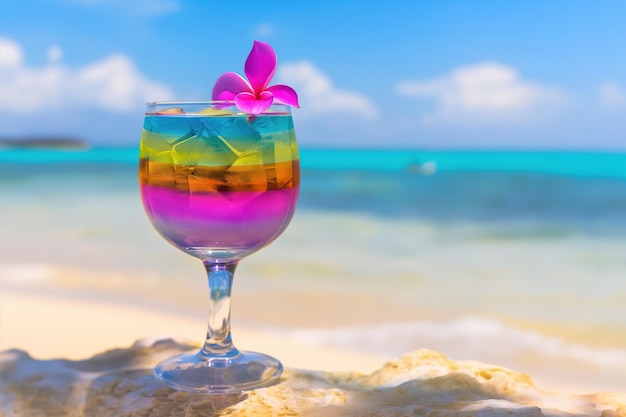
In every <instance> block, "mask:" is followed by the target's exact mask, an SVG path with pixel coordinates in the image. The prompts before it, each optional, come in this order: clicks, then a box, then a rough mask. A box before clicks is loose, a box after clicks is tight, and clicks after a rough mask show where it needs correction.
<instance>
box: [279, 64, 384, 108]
mask: <svg viewBox="0 0 626 417" xmlns="http://www.w3.org/2000/svg"><path fill="white" fill-rule="evenodd" d="M277 79H278V80H279V81H280V82H281V83H283V84H287V85H289V86H291V87H293V88H294V89H295V90H296V91H297V92H298V98H299V101H300V106H301V107H302V110H301V112H300V113H302V114H309V115H311V116H315V115H332V114H336V115H341V114H352V115H355V116H359V117H364V118H367V119H376V118H378V115H379V112H378V109H377V108H376V107H375V106H374V104H373V103H372V102H371V101H370V100H369V99H368V98H367V97H366V96H364V95H363V94H360V93H358V92H355V91H349V90H341V89H337V88H335V86H334V85H333V83H332V81H331V79H330V78H329V77H328V76H327V75H326V74H324V73H323V72H322V71H320V70H319V69H318V68H316V67H315V66H314V65H313V64H312V63H311V62H309V61H299V62H290V63H285V64H282V65H279V69H278V73H277Z"/></svg>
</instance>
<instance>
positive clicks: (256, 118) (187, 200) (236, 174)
mask: <svg viewBox="0 0 626 417" xmlns="http://www.w3.org/2000/svg"><path fill="white" fill-rule="evenodd" d="M139 180H140V188H141V198H142V201H143V205H144V208H145V211H146V213H147V215H148V218H149V219H150V221H151V223H152V225H153V226H154V228H155V229H156V230H157V231H158V232H159V233H160V234H161V236H163V237H164V238H165V239H166V240H167V241H169V242H170V243H171V244H172V245H174V246H175V247H177V248H179V249H180V250H182V251H184V252H185V253H187V254H189V255H192V256H194V257H196V258H198V259H199V260H200V261H202V263H203V264H204V266H205V269H206V271H207V274H208V281H209V290H210V298H209V303H208V315H209V317H208V322H209V323H208V331H207V335H206V339H205V341H204V345H203V346H202V348H201V349H200V350H199V351H198V352H196V353H189V354H182V355H178V356H175V357H173V358H170V359H166V360H165V361H163V362H161V363H159V364H158V365H157V366H156V367H155V369H154V374H155V376H156V377H157V378H158V379H160V380H161V381H162V382H163V383H165V384H166V385H168V386H170V387H172V388H174V389H177V390H182V391H191V392H206V393H217V394H223V393H238V392H241V391H245V390H251V389H255V388H259V387H263V386H267V385H270V384H272V383H273V382H275V381H276V380H277V379H278V378H279V377H280V375H281V373H282V370H283V367H282V364H281V363H280V362H279V361H278V360H277V359H275V358H273V357H271V356H268V355H265V354H262V353H256V352H244V351H239V350H238V349H237V348H235V346H234V344H233V341H232V338H231V329H230V301H231V288H232V282H233V274H234V272H235V268H236V267H237V264H238V262H239V261H240V260H242V259H243V258H244V257H246V256H248V255H250V254H252V253H253V252H256V251H258V250H259V249H261V248H263V247H265V246H266V245H268V244H269V243H270V242H272V241H273V240H274V239H276V238H277V237H278V236H279V235H280V234H281V233H282V232H283V231H284V230H285V228H286V227H287V225H288V224H289V222H290V220H291V218H292V216H293V214H294V211H295V208H296V201H297V198H298V191H299V184H300V166H299V157H298V147H297V144H296V138H295V134H294V129H293V121H292V118H291V113H290V109H289V107H288V106H286V105H272V106H271V107H270V108H269V109H268V110H266V111H265V112H263V113H262V114H258V115H249V114H246V113H242V112H240V111H239V110H238V109H237V107H235V105H234V103H232V102H225V101H205V102H155V103H150V104H148V105H147V109H146V114H145V119H144V128H143V134H142V138H141V145H140V164H139Z"/></svg>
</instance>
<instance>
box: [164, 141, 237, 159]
mask: <svg viewBox="0 0 626 417" xmlns="http://www.w3.org/2000/svg"><path fill="white" fill-rule="evenodd" d="M236 159H237V155H235V154H234V153H233V152H232V151H231V150H230V149H229V148H228V146H226V145H225V144H224V143H223V142H222V141H221V140H219V139H218V138H216V137H210V136H204V135H202V136H192V137H190V138H188V139H185V140H183V141H181V142H178V143H176V144H175V145H174V146H172V160H173V162H174V163H175V164H184V165H191V166H198V165H208V166H230V165H231V164H232V163H233V162H234V161H235V160H236Z"/></svg>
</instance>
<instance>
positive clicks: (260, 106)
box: [213, 41, 300, 114]
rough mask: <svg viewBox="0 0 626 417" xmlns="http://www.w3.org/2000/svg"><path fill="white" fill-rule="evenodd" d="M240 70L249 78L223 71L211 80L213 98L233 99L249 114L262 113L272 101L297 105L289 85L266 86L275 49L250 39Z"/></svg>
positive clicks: (295, 97) (295, 96) (273, 61)
mask: <svg viewBox="0 0 626 417" xmlns="http://www.w3.org/2000/svg"><path fill="white" fill-rule="evenodd" d="M244 70H245V73H246V77H248V80H250V82H248V81H247V80H246V79H245V78H243V77H242V76H241V75H239V74H237V73H235V72H227V73H225V74H223V75H222V76H220V77H219V78H218V79H217V81H216V82H215V86H214V87H213V100H234V101H235V104H236V105H237V107H239V109H240V110H242V111H244V112H246V113H250V114H259V113H263V112H264V111H265V110H267V109H268V108H269V107H270V106H271V105H272V103H276V104H288V105H290V106H295V107H300V106H299V104H298V95H297V94H296V92H295V90H294V89H293V88H291V87H289V86H286V85H273V86H270V87H268V85H269V83H270V80H271V79H272V77H273V76H274V73H275V72H276V53H275V52H274V49H273V48H272V47H271V46H270V45H269V44H268V43H265V42H259V41H254V45H253V46H252V51H250V55H248V59H246V66H245V68H244Z"/></svg>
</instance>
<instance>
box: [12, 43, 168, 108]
mask: <svg viewBox="0 0 626 417" xmlns="http://www.w3.org/2000/svg"><path fill="white" fill-rule="evenodd" d="M57 48H58V49H57ZM22 55H23V53H22V49H21V48H20V47H19V45H17V44H16V43H14V42H12V41H8V40H6V39H4V40H3V39H0V109H2V110H3V111H6V112H12V113H36V112H39V111H42V110H45V109H57V110H59V109H63V110H69V109H74V110H80V109H86V108H87V109H93V108H100V109H105V110H109V111H115V112H126V111H132V110H133V109H137V108H142V106H143V105H144V104H145V103H146V101H153V100H157V99H158V100H167V99H170V98H171V96H172V93H171V91H170V89H169V88H168V87H167V86H165V85H163V84H160V83H157V82H154V81H151V80H149V79H147V78H146V77H145V76H144V75H143V74H141V73H140V72H139V71H138V70H137V68H136V67H135V65H134V63H133V62H132V60H131V59H130V58H128V57H127V56H124V55H121V54H118V55H113V56H110V57H108V58H105V59H102V60H100V61H97V62H94V63H92V64H90V65H87V66H85V67H82V68H78V69H72V68H68V67H65V66H63V65H62V64H61V63H60V59H61V49H60V47H58V46H53V47H51V49H50V50H49V52H48V56H49V59H51V60H52V61H54V62H52V63H51V64H49V65H47V66H44V67H41V68H30V67H27V66H25V65H24V64H23V62H22Z"/></svg>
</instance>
